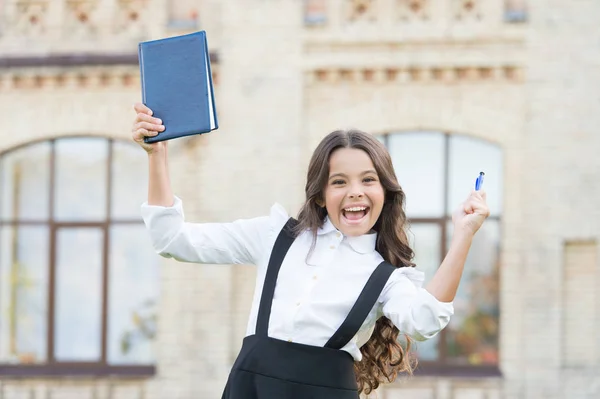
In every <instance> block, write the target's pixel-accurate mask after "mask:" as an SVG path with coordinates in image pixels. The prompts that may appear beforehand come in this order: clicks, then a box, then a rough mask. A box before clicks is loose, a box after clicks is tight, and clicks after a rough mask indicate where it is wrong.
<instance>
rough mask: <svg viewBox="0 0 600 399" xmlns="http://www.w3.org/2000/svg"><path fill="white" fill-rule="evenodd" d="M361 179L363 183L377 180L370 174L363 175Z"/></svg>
mask: <svg viewBox="0 0 600 399" xmlns="http://www.w3.org/2000/svg"><path fill="white" fill-rule="evenodd" d="M363 181H364V182H365V183H372V182H374V181H377V179H375V178H374V177H371V176H370V177H365V178H364V179H363Z"/></svg>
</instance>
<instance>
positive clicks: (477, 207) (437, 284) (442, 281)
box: [425, 191, 490, 302]
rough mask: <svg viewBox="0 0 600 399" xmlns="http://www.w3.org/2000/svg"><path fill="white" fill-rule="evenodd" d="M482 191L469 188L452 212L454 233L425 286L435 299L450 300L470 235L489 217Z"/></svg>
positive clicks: (454, 294) (462, 266) (463, 260)
mask: <svg viewBox="0 0 600 399" xmlns="http://www.w3.org/2000/svg"><path fill="white" fill-rule="evenodd" d="M485 198H486V196H485V192H484V191H473V192H472V193H471V195H469V197H468V198H467V200H466V201H465V202H464V203H462V204H461V206H460V207H459V208H458V209H457V210H456V211H455V212H454V214H453V215H452V221H453V222H454V234H453V236H452V241H451V243H450V249H449V250H448V253H447V254H446V257H445V258H444V261H443V262H442V264H441V265H440V267H439V268H438V270H437V272H436V273H435V274H434V276H433V278H432V279H431V281H430V282H429V284H427V286H426V287H425V289H426V290H427V291H429V292H430V293H431V294H432V295H433V296H434V297H435V298H437V300H438V301H441V302H451V301H453V300H454V297H455V296H456V291H457V290H458V284H459V283H460V279H461V277H462V273H463V269H464V266H465V261H466V260H467V255H468V253H469V249H470V248H471V243H472V242H473V236H474V235H475V233H476V232H477V230H479V228H480V227H481V225H482V224H483V221H484V220H485V219H486V218H487V217H488V216H489V214H490V210H489V208H488V206H487V204H486V200H485Z"/></svg>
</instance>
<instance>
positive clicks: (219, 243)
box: [142, 197, 454, 361]
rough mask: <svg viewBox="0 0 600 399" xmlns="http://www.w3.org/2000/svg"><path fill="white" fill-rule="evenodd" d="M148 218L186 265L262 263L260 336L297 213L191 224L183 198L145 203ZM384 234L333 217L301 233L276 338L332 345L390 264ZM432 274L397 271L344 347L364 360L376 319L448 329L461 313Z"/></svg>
mask: <svg viewBox="0 0 600 399" xmlns="http://www.w3.org/2000/svg"><path fill="white" fill-rule="evenodd" d="M142 216H143V218H144V222H145V224H146V227H147V229H148V231H149V233H150V237H151V240H152V244H153V246H154V249H155V250H156V252H157V253H158V254H160V255H162V256H164V257H165V258H174V259H176V260H179V261H182V262H196V263H208V264H254V265H256V266H257V267H258V269H257V274H256V285H255V291H254V297H253V300H252V308H251V311H250V317H249V320H248V327H247V329H246V335H252V334H254V331H255V328H256V319H257V315H258V307H259V303H260V296H261V293H262V288H263V281H264V278H265V274H266V270H267V265H268V262H269V257H270V255H271V250H272V247H273V244H274V243H275V239H276V238H277V235H278V234H279V232H280V231H281V229H282V228H283V226H284V225H285V223H286V222H287V220H288V218H289V216H288V214H287V213H286V211H285V209H284V208H283V207H282V206H281V205H279V204H275V205H273V207H272V208H271V212H270V215H269V216H264V217H257V218H253V219H242V220H237V221H234V222H232V223H189V222H185V220H184V213H183V206H182V201H181V200H180V199H179V198H178V197H175V203H174V204H173V206H172V207H163V206H152V205H148V203H144V204H142ZM376 236H377V235H376V234H375V233H374V234H366V235H363V236H360V237H346V236H344V235H343V234H342V233H341V232H340V231H338V230H337V229H336V228H335V226H334V225H333V224H332V223H331V221H330V220H329V219H327V220H326V221H325V223H324V225H323V227H322V228H320V229H319V231H318V233H317V242H316V246H315V248H314V250H313V252H312V254H311V256H310V257H308V258H307V255H308V251H309V249H310V247H311V244H312V240H313V237H312V234H311V233H310V232H309V231H306V232H304V233H302V234H301V235H300V236H298V237H297V238H296V240H295V241H294V243H293V244H292V247H291V248H290V249H289V251H288V253H287V255H286V257H285V259H284V261H283V263H282V265H281V270H280V272H279V276H278V279H277V286H276V288H275V296H274V298H273V304H272V309H271V318H270V323H269V333H268V334H269V336H270V337H273V338H276V339H281V340H286V341H291V342H298V343H302V344H306V345H314V346H324V345H325V343H326V342H327V341H328V340H329V338H331V336H332V335H333V334H334V333H335V331H336V330H337V329H338V327H339V326H340V325H341V324H342V322H343V321H344V319H345V318H346V315H347V314H348V312H349V311H350V309H351V308H352V306H353V305H354V302H355V301H356V299H357V298H358V295H359V294H360V292H361V291H362V288H363V286H364V285H365V284H366V282H367V280H368V279H369V277H370V275H371V273H372V272H373V271H374V270H375V268H376V267H377V266H378V265H379V263H381V262H382V261H383V258H382V257H381V255H380V254H379V253H378V252H377V251H375V240H376ZM423 278H424V274H423V273H422V272H420V271H418V270H416V269H415V268H408V267H405V268H399V269H398V270H396V271H394V272H393V273H392V275H391V276H390V278H389V280H388V282H387V283H386V285H385V288H384V289H383V291H382V292H381V295H380V296H379V298H378V300H377V302H376V304H375V306H374V307H373V309H372V310H371V312H370V313H369V315H368V317H367V319H366V320H365V322H364V324H363V325H362V327H361V328H360V331H359V332H358V334H357V335H356V336H355V337H354V338H353V339H352V340H351V341H350V342H349V343H348V344H347V345H346V346H345V347H343V348H342V349H343V350H345V351H347V352H348V353H350V354H351V355H352V356H353V357H354V359H355V360H357V361H360V360H361V358H362V355H361V353H360V350H359V348H360V347H361V346H362V345H364V344H365V343H366V342H367V341H368V340H369V338H370V337H371V334H372V333H373V329H374V326H375V322H376V320H377V319H378V318H379V317H381V316H385V317H387V318H389V319H390V320H391V321H392V322H393V323H394V325H395V326H396V327H398V329H399V330H400V331H401V332H403V333H406V334H408V335H410V336H411V337H412V338H414V339H415V340H418V341H423V340H425V339H428V338H431V337H433V336H434V335H436V334H437V333H438V332H439V331H441V330H442V329H443V328H444V327H446V325H447V324H448V322H449V321H450V317H451V316H452V314H453V313H454V307H453V304H452V303H451V302H450V303H444V302H440V301H438V300H437V299H436V298H435V297H434V296H433V295H431V294H430V293H429V292H428V291H426V290H425V289H424V288H422V284H423Z"/></svg>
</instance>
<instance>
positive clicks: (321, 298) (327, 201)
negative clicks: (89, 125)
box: [133, 104, 489, 399]
mask: <svg viewBox="0 0 600 399" xmlns="http://www.w3.org/2000/svg"><path fill="white" fill-rule="evenodd" d="M135 110H136V112H137V116H136V118H135V122H134V125H133V139H134V140H135V141H136V142H137V143H139V144H140V145H141V146H142V147H143V148H144V149H145V150H146V151H147V153H148V158H149V169H150V179H149V192H148V201H147V203H144V204H143V205H142V215H143V218H144V222H145V223H146V226H147V228H148V230H149V232H150V236H151V238H152V242H153V245H154V247H155V249H156V251H157V252H158V253H159V254H160V255H162V256H164V257H172V258H175V259H177V260H179V261H183V262H197V263H210V264H215V263H224V264H234V263H240V264H254V265H257V267H258V269H257V279H256V289H255V294H254V298H253V303H252V308H251V312H250V319H249V322H248V327H247V331H246V338H244V341H243V346H242V349H241V352H240V354H239V356H238V358H237V360H236V362H235V364H234V365H233V368H232V371H231V373H230V375H229V379H228V381H227V385H226V387H225V390H224V392H223V396H222V398H223V399H305V398H312V399H357V398H358V397H359V393H361V392H364V393H365V394H368V393H370V392H371V391H372V390H374V389H376V388H377V387H378V386H379V384H380V383H382V382H391V381H393V380H394V379H395V378H396V376H397V374H398V373H399V372H408V373H410V372H411V371H412V366H411V362H410V360H409V356H408V355H409V353H408V351H409V350H410V340H411V339H415V340H425V339H428V338H431V337H433V336H434V335H436V334H437V333H438V332H439V331H440V330H442V329H443V328H444V327H445V326H446V325H447V324H448V322H449V320H450V317H451V315H452V314H453V306H452V301H453V299H454V296H455V294H456V290H457V288H458V283H459V281H460V278H461V275H462V270H463V266H464V263H465V259H466V257H467V253H468V251H469V248H470V245H471V242H472V239H473V236H474V234H475V233H476V232H477V230H478V229H479V228H480V227H481V225H482V223H483V221H484V220H485V219H486V217H487V216H488V215H489V210H488V207H487V205H486V200H485V193H484V192H482V191H473V192H472V193H471V194H470V195H469V197H468V198H467V199H466V201H465V202H464V203H463V204H462V205H461V206H460V207H459V208H458V210H457V211H456V212H455V213H454V214H453V223H454V236H453V239H452V243H451V245H450V249H449V251H448V254H447V255H446V257H445V259H444V261H443V262H442V264H441V266H440V267H439V269H438V271H437V272H436V274H435V275H434V277H433V278H432V280H431V282H430V283H429V284H428V285H427V286H426V287H425V288H422V283H423V273H421V272H419V271H417V270H416V269H415V268H414V266H415V265H414V264H413V263H412V261H411V259H412V258H413V251H412V250H411V248H410V247H409V245H408V239H407V235H406V227H407V221H406V216H405V214H404V211H403V207H404V192H403V191H402V189H401V188H400V185H399V184H398V181H397V179H396V175H395V173H394V169H393V166H392V161H391V158H390V155H389V154H388V152H387V150H386V148H385V147H384V146H383V145H382V144H381V143H380V142H379V141H378V140H376V139H375V138H373V137H372V136H371V135H368V134H366V133H363V132H359V131H336V132H333V133H331V134H329V135H328V136H326V137H325V138H324V139H323V140H322V141H321V143H320V144H319V145H318V146H317V148H316V149H315V152H314V154H313V156H312V158H311V160H310V164H309V167H308V176H307V183H306V190H305V191H306V202H305V203H304V205H303V207H302V209H301V210H300V212H299V214H298V218H297V220H296V219H293V218H290V217H289V216H288V215H287V214H286V212H285V211H284V209H283V207H281V206H280V205H274V206H273V207H272V208H271V212H270V214H269V216H265V217H258V218H254V219H247V220H237V221H234V222H232V223H204V224H196V223H189V222H185V221H184V218H183V210H182V209H183V208H182V202H181V200H180V199H179V198H177V197H175V196H174V195H173V193H172V192H171V187H170V184H169V177H168V173H167V142H159V143H155V144H150V145H149V144H145V143H144V141H143V138H144V137H145V136H154V135H156V134H157V132H160V131H162V130H163V129H164V126H162V124H161V121H160V120H159V119H157V118H154V117H152V111H151V110H150V109H148V108H147V107H146V106H144V105H143V104H136V105H135ZM399 332H402V333H403V334H404V335H405V339H406V340H407V345H406V348H403V347H402V346H401V345H400V343H399V341H398V335H399Z"/></svg>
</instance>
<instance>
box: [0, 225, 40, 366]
mask: <svg viewBox="0 0 600 399" xmlns="http://www.w3.org/2000/svg"><path fill="white" fill-rule="evenodd" d="M47 302H48V229H47V228H46V227H45V226H44V227H40V226H20V227H12V226H10V227H9V226H5V227H0V363H39V362H44V361H45V360H46V340H47V312H48V309H47V306H46V305H47Z"/></svg>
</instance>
